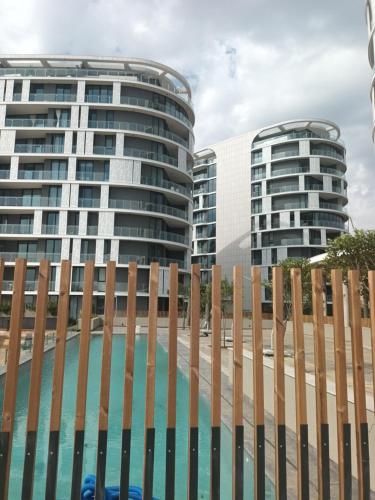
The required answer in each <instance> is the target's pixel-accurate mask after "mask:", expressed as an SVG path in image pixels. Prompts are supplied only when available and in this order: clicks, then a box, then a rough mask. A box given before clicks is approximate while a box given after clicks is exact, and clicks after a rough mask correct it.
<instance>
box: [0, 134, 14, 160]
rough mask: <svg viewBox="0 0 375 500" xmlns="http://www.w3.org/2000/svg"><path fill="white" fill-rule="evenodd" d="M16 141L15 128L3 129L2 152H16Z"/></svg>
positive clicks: (0, 145) (0, 140)
mask: <svg viewBox="0 0 375 500" xmlns="http://www.w3.org/2000/svg"><path fill="white" fill-rule="evenodd" d="M15 143H16V131H15V130H6V129H5V130H2V132H1V135H0V153H3V154H7V155H11V154H14V145H15Z"/></svg>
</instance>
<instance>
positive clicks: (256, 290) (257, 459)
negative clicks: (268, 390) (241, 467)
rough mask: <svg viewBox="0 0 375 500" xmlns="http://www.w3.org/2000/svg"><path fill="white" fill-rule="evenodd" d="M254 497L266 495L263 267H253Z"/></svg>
mask: <svg viewBox="0 0 375 500" xmlns="http://www.w3.org/2000/svg"><path fill="white" fill-rule="evenodd" d="M252 303H253V307H252V317H253V320H252V336H253V395H254V497H255V498H264V497H265V479H266V477H265V450H264V383H263V332H262V283H261V268H260V267H253V268H252Z"/></svg>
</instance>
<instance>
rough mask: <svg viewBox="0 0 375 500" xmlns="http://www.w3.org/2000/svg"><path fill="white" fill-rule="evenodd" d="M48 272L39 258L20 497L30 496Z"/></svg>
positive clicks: (38, 404)
mask: <svg viewBox="0 0 375 500" xmlns="http://www.w3.org/2000/svg"><path fill="white" fill-rule="evenodd" d="M49 272H50V265H49V262H48V260H42V261H41V262H40V265H39V272H38V295H37V299H36V310H35V323H34V335H33V352H32V358H31V368H30V386H29V402H28V411H27V424H26V446H25V459H24V469H23V477H22V498H32V494H33V484H34V470H35V452H36V437H37V431H38V421H39V406H40V391H41V384H42V367H43V355H44V339H45V333H46V320H47V303H48V282H49Z"/></svg>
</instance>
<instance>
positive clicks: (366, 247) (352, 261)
mask: <svg viewBox="0 0 375 500" xmlns="http://www.w3.org/2000/svg"><path fill="white" fill-rule="evenodd" d="M326 252H327V257H326V258H325V259H324V261H323V267H324V268H325V269H326V271H327V274H328V272H329V271H330V270H331V269H340V270H341V271H342V272H343V275H344V280H345V281H346V280H347V273H348V270H349V269H357V270H358V271H359V279H360V292H361V295H362V297H363V302H364V305H365V308H368V300H369V287H368V272H369V271H370V270H375V231H372V230H368V231H365V230H363V229H356V230H355V231H354V234H342V235H341V236H339V237H338V238H335V239H334V240H331V241H330V242H329V244H328V246H327V250H326Z"/></svg>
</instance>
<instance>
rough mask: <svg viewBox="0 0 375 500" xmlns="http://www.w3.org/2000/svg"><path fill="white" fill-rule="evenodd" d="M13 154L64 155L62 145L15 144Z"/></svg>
mask: <svg viewBox="0 0 375 500" xmlns="http://www.w3.org/2000/svg"><path fill="white" fill-rule="evenodd" d="M14 152H15V153H43V154H59V153H60V154H61V153H64V145H63V144H16V145H15V146H14Z"/></svg>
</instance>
